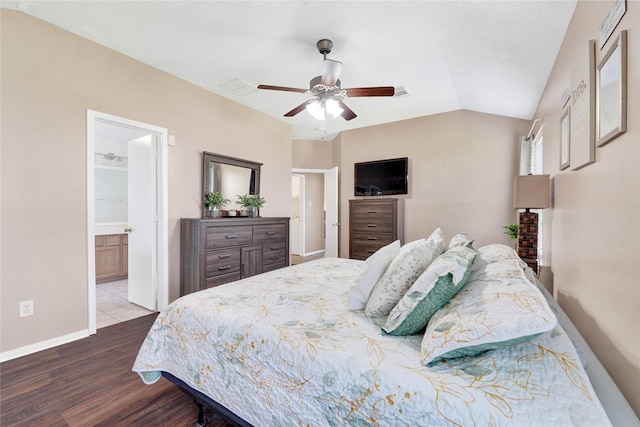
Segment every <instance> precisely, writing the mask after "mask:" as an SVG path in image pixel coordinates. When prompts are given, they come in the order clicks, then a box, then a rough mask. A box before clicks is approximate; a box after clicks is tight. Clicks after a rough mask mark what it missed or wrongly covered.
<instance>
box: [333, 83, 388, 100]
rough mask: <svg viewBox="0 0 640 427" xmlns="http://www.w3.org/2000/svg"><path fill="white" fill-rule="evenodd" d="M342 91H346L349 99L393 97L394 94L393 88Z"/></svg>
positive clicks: (363, 88)
mask: <svg viewBox="0 0 640 427" xmlns="http://www.w3.org/2000/svg"><path fill="white" fill-rule="evenodd" d="M344 90H345V91H347V96H348V97H350V98H356V97H359V96H393V95H394V94H395V92H396V89H395V88H394V87H393V86H379V87H356V88H351V89H344Z"/></svg>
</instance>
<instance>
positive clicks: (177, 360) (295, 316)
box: [133, 258, 639, 427]
mask: <svg viewBox="0 0 640 427" xmlns="http://www.w3.org/2000/svg"><path fill="white" fill-rule="evenodd" d="M508 261H509V263H511V264H509V265H510V266H511V267H509V268H512V267H513V265H512V264H513V262H512V261H511V260H508ZM518 261H519V259H518V260H516V261H515V262H518ZM501 262H503V263H504V261H501ZM519 262H520V264H515V265H518V266H520V267H519V268H520V270H519V271H521V273H522V274H521V275H519V274H520V273H514V274H515V275H516V276H518V275H519V276H518V280H521V279H522V278H524V279H525V281H528V283H530V287H531V288H536V289H535V292H538V293H539V294H540V295H543V296H544V299H545V301H546V302H547V303H548V309H549V310H551V311H552V312H553V313H555V315H556V316H557V323H554V324H553V327H552V329H551V330H549V331H548V332H545V333H541V334H539V335H537V336H533V337H531V338H530V339H528V340H525V341H523V342H519V343H518V342H516V343H513V344H510V345H507V346H505V347H504V348H498V349H493V350H488V351H483V352H480V353H479V354H476V355H468V356H465V357H455V358H446V359H442V360H436V361H432V362H431V363H429V364H426V365H425V364H424V363H423V362H424V359H423V358H424V354H425V350H424V344H423V340H424V336H425V334H426V333H428V332H429V327H427V332H424V330H423V331H421V332H420V333H413V334H410V335H406V336H396V335H391V334H389V333H387V332H383V329H382V328H384V327H385V322H387V321H388V319H389V317H390V316H385V317H382V318H373V319H372V318H370V317H368V316H367V315H366V313H365V310H348V309H347V308H346V305H347V302H348V301H347V300H348V298H350V287H352V285H353V283H354V282H355V281H356V280H357V279H358V278H359V277H360V276H362V275H363V271H364V270H365V269H366V268H367V263H366V262H365V261H356V260H350V259H342V258H325V259H320V260H317V261H312V262H308V263H304V264H299V265H294V266H291V267H286V268H283V269H279V270H275V271H271V272H268V273H264V274H261V275H258V276H253V277H250V278H246V279H243V280H240V281H237V282H233V283H229V284H226V285H222V286H218V287H215V288H210V289H207V290H204V291H200V292H197V293H193V294H189V295H186V296H184V297H182V298H180V299H178V300H176V301H174V302H173V303H172V304H171V305H170V306H169V307H168V308H167V309H166V310H164V311H163V312H161V313H160V314H159V316H158V318H157V320H156V321H155V323H154V325H153V326H152V327H151V329H150V331H149V333H148V335H147V337H146V339H145V341H144V343H143V344H142V346H141V349H140V352H139V354H138V357H137V359H136V361H135V364H134V366H133V371H135V372H137V373H139V375H140V376H141V378H142V380H143V381H144V382H145V383H147V384H153V383H154V382H156V381H158V379H159V378H160V377H161V376H163V375H164V376H165V377H166V378H168V379H169V380H170V381H172V382H174V383H175V384H177V385H178V386H179V387H180V388H182V389H183V390H185V391H187V392H188V393H189V394H190V395H191V396H193V397H194V399H195V400H196V403H197V404H198V405H200V408H201V407H202V406H201V404H202V403H205V404H206V405H207V406H212V407H213V408H214V409H216V410H218V411H221V412H222V413H223V415H225V416H226V417H228V418H229V419H230V420H232V421H233V422H234V423H236V424H238V425H243V426H250V425H253V426H260V427H262V426H339V425H354V426H356V425H357V426H440V425H442V426H450V425H460V426H485V425H486V426H525V425H530V426H538V425H545V426H569V425H575V426H582V427H585V426H598V427H601V426H607V425H625V426H631V425H638V424H639V423H638V419H637V417H635V415H634V413H633V411H632V410H631V409H630V407H629V405H628V404H627V403H626V401H625V400H624V398H623V397H622V395H621V393H620V391H619V390H618V389H617V387H616V386H615V384H613V382H612V381H611V379H610V378H609V376H608V375H607V374H606V372H605V371H604V369H603V368H602V366H601V365H600V363H599V362H598V361H597V359H596V358H595V357H594V356H593V353H592V352H591V351H590V350H589V348H588V347H587V346H586V343H585V342H584V340H583V339H582V337H581V336H580V335H579V333H578V332H577V330H575V327H574V326H573V325H572V324H571V322H570V321H569V319H568V318H566V316H565V315H564V313H563V312H562V310H561V309H560V308H559V306H558V305H557V304H556V303H555V301H554V300H553V299H552V298H551V297H550V295H549V294H548V292H546V290H545V289H544V288H543V287H542V285H541V284H540V282H539V281H537V278H536V276H535V275H534V274H533V273H532V271H531V270H530V269H528V268H527V267H526V264H523V263H521V261H519ZM481 264H482V263H481V262H480V258H477V260H476V261H475V265H476V267H478V266H479V265H481ZM482 266H483V267H484V265H482ZM478 268H479V267H478ZM478 268H476V270H477V269H478ZM474 274H475V275H476V276H477V277H476V278H475V280H485V281H486V283H489V281H491V282H492V283H493V282H496V281H495V280H494V278H493V277H491V278H487V274H488V273H477V272H473V271H472V272H471V273H470V276H469V277H467V284H466V285H465V287H463V288H462V290H461V291H460V292H459V293H460V294H462V293H464V292H467V290H468V289H467V288H468V287H469V284H470V283H472V282H473V280H474ZM482 274H485V276H484V277H481V276H482ZM509 275H513V274H511V273H509V274H507V275H506V276H509ZM506 276H505V277H506ZM509 280H511V279H509ZM463 291H464V292H463ZM527 292H528V290H527ZM519 295H522V293H520V294H519ZM512 296H513V295H512ZM511 299H513V298H511ZM521 302H522V301H520V303H521ZM526 304H528V305H527V307H528V308H530V304H529V302H528V301H527V302H526ZM451 305H454V304H453V300H452V303H451V304H449V305H448V306H447V307H449V306H451ZM435 317H436V316H435V315H434V318H435ZM546 317H547V318H548V317H549V316H548V315H547V316H546ZM551 317H552V316H551ZM434 318H432V321H433V319H434ZM434 333H435V332H434ZM585 366H586V368H585ZM603 404H604V406H603Z"/></svg>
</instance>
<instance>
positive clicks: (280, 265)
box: [262, 260, 288, 273]
mask: <svg viewBox="0 0 640 427" xmlns="http://www.w3.org/2000/svg"><path fill="white" fill-rule="evenodd" d="M287 265H288V264H287V262H286V261H285V260H282V261H280V262H276V263H274V264H266V265H264V266H263V267H262V272H263V273H266V272H267V271H273V270H277V269H279V268H284V267H286V266H287Z"/></svg>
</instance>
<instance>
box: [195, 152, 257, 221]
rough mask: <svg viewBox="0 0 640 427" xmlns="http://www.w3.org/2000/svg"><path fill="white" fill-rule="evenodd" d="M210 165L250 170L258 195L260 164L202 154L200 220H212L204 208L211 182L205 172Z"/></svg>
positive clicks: (219, 155) (220, 155) (206, 153)
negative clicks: (253, 175)
mask: <svg viewBox="0 0 640 427" xmlns="http://www.w3.org/2000/svg"><path fill="white" fill-rule="evenodd" d="M211 163H222V164H225V165H232V166H239V167H242V168H247V169H251V170H253V171H254V173H255V177H256V185H255V193H253V194H260V168H261V167H262V163H258V162H252V161H251V160H244V159H238V158H236V157H229V156H223V155H222V154H216V153H209V152H208V151H203V152H202V191H201V192H200V196H201V197H202V199H201V201H202V218H212V217H211V216H210V215H209V214H210V212H211V211H209V210H208V209H207V208H206V207H205V206H204V198H205V197H206V195H207V193H208V191H207V190H206V189H207V188H209V186H210V185H211V180H210V179H209V174H208V173H207V172H206V171H207V166H208V165H209V164H211Z"/></svg>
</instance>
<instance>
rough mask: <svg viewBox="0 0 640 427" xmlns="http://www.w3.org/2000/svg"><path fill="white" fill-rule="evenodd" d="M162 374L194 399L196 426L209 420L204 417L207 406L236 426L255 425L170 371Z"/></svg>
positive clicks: (200, 425) (199, 426)
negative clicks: (196, 410)
mask: <svg viewBox="0 0 640 427" xmlns="http://www.w3.org/2000/svg"><path fill="white" fill-rule="evenodd" d="M162 376H163V377H165V378H166V379H167V380H168V381H169V382H171V383H173V384H175V385H177V386H178V388H179V389H180V390H182V391H183V392H184V393H186V394H187V395H188V396H189V397H191V398H192V399H193V402H194V403H195V404H196V407H197V409H198V419H197V420H196V421H195V427H204V426H206V425H207V423H208V422H209V420H208V419H206V418H205V417H204V407H205V406H207V407H208V408H210V409H212V410H213V411H215V412H216V413H217V414H219V415H220V416H221V417H222V418H224V419H225V421H227V422H230V423H231V424H233V425H234V426H237V427H254V426H253V425H252V424H249V423H248V422H246V421H245V420H243V419H242V418H240V417H239V416H237V415H236V414H234V413H233V412H231V411H230V410H229V409H227V408H225V407H224V406H222V405H221V404H219V403H218V402H216V401H215V400H213V399H211V398H210V397H209V396H207V395H205V394H203V393H201V392H199V391H198V390H194V389H193V388H191V387H189V386H188V385H187V384H186V383H185V382H184V381H182V380H181V379H180V378H177V377H174V376H173V375H171V374H170V373H168V372H164V371H163V372H162Z"/></svg>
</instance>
